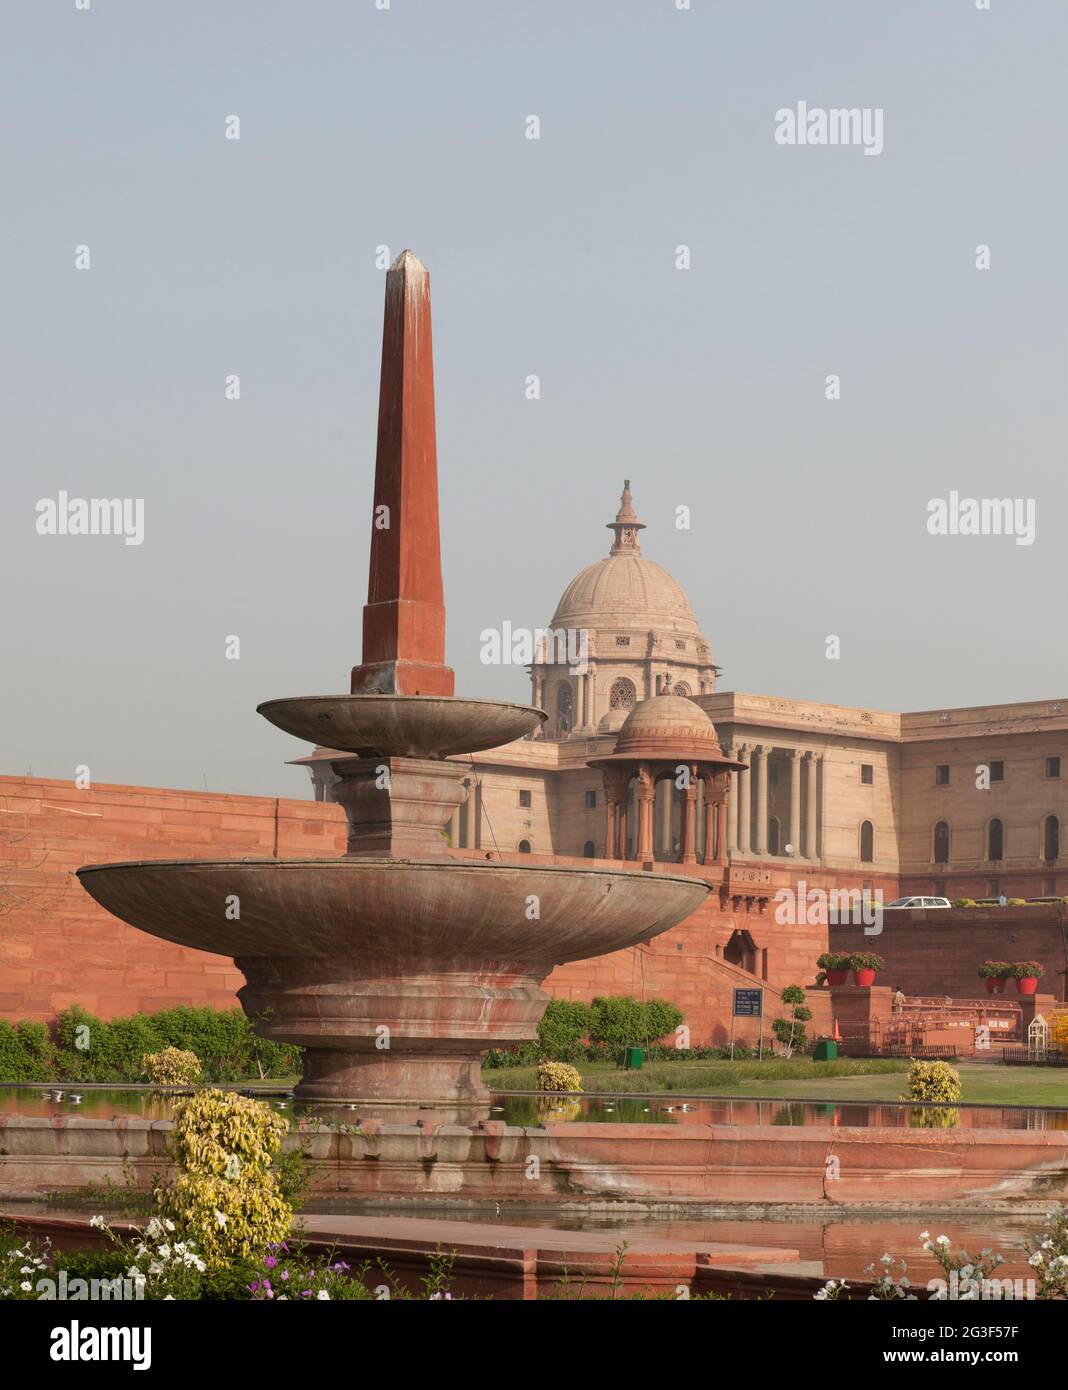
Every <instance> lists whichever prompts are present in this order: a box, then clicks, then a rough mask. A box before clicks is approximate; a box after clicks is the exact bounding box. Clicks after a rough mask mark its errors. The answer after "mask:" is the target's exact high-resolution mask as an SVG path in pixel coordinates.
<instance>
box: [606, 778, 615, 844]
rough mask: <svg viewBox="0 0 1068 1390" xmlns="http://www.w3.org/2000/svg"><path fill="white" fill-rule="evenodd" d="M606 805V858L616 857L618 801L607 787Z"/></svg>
mask: <svg viewBox="0 0 1068 1390" xmlns="http://www.w3.org/2000/svg"><path fill="white" fill-rule="evenodd" d="M604 805H605V827H604V857H605V858H606V859H614V858H615V857H616V855H615V847H616V801H615V798H614V796H613V794H612V793H611V792H610V791H609V790H608V788H607V787H605V789H604Z"/></svg>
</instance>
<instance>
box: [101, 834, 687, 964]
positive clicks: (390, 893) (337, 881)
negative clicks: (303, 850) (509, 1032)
mask: <svg viewBox="0 0 1068 1390" xmlns="http://www.w3.org/2000/svg"><path fill="white" fill-rule="evenodd" d="M78 877H79V879H80V880H81V883H82V886H83V888H85V889H86V891H87V892H88V893H90V894H91V895H92V896H93V897H94V898H95V899H96V901H97V902H98V903H100V904H101V906H102V907H105V908H107V910H108V911H109V912H111V913H114V915H115V916H116V917H120V918H121V919H122V920H123V921H124V922H129V923H130V925H131V926H134V927H138V928H139V929H140V930H141V931H145V932H148V933H149V934H150V935H152V936H159V937H163V939H164V940H166V941H176V942H178V943H179V944H180V945H182V946H191V947H195V948H196V949H198V950H202V951H213V952H215V953H217V954H219V955H225V956H238V957H241V956H323V955H337V954H347V955H349V956H351V957H353V958H357V957H358V958H362V959H367V958H369V957H373V958H374V960H375V961H376V962H378V963H380V964H381V966H382V968H386V966H387V965H388V963H389V962H390V961H396V960H408V961H411V960H415V959H422V960H425V961H426V963H427V965H428V966H431V965H437V966H439V967H440V966H441V965H442V964H446V965H447V964H448V963H450V962H457V963H458V962H461V961H467V962H470V961H472V960H476V961H509V960H514V961H527V962H529V961H541V962H544V963H545V964H546V965H547V966H551V965H557V964H562V963H563V962H564V961H569V960H585V959H587V958H588V957H590V956H599V955H604V954H605V953H607V952H609V951H619V950H622V949H623V948H624V947H627V946H633V945H636V944H637V943H638V942H641V941H648V940H650V939H651V938H652V937H654V936H657V935H659V933H660V932H663V931H667V930H668V928H669V927H673V926H674V925H675V924H676V923H677V922H680V921H682V919H683V918H684V917H688V916H689V914H690V913H691V912H693V911H694V910H695V909H696V908H698V907H699V906H700V905H701V903H702V902H703V901H704V899H705V897H706V895H707V894H708V892H709V885H708V884H707V883H705V882H704V881H703V880H701V879H698V878H685V877H682V876H681V875H678V876H676V875H671V874H659V873H657V874H654V873H644V872H642V871H641V870H625V869H608V868H605V869H598V868H589V869H587V868H581V867H578V866H574V867H571V866H567V865H548V864H546V865H541V864H524V863H516V862H514V861H513V862H509V861H500V860H483V861H480V860H473V861H472V860H463V859H444V858H439V859H426V860H418V859H408V860H406V859H370V858H369V859H288V860H287V859H282V860H279V859H230V860H179V861H176V860H149V861H147V862H140V863H130V864H93V865H88V866H86V867H85V868H82V869H79V870H78ZM235 895H236V902H237V903H239V904H240V908H239V910H240V917H239V918H237V919H236V920H230V917H229V916H228V913H230V912H231V911H232V908H231V906H230V905H231V904H232V903H233V901H235ZM532 902H536V903H537V916H535V917H532V916H531V915H530V913H531V904H532Z"/></svg>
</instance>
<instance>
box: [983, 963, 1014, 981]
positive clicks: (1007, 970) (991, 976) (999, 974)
mask: <svg viewBox="0 0 1068 1390" xmlns="http://www.w3.org/2000/svg"><path fill="white" fill-rule="evenodd" d="M1011 974H1012V966H1011V965H1010V964H1009V962H1008V961H1007V960H984V961H983V963H982V965H981V966H980V967H979V978H980V979H982V980H1007V979H1008V978H1009V976H1010V975H1011Z"/></svg>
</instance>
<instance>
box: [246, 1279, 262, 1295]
mask: <svg viewBox="0 0 1068 1390" xmlns="http://www.w3.org/2000/svg"><path fill="white" fill-rule="evenodd" d="M248 1287H249V1292H250V1293H259V1291H260V1285H259V1281H258V1280H257V1281H256V1283H255V1284H249V1286H248Z"/></svg>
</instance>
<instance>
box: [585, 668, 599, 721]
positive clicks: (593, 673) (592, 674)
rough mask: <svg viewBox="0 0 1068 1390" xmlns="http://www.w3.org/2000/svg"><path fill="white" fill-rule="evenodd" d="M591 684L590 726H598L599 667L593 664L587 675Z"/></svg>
mask: <svg viewBox="0 0 1068 1390" xmlns="http://www.w3.org/2000/svg"><path fill="white" fill-rule="evenodd" d="M586 679H587V681H588V682H589V686H590V726H591V727H592V728H593V729H594V730H596V728H597V667H596V666H593V665H591V666H590V669H589V674H588V675H587V676H586Z"/></svg>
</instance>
